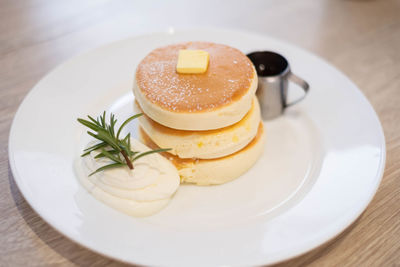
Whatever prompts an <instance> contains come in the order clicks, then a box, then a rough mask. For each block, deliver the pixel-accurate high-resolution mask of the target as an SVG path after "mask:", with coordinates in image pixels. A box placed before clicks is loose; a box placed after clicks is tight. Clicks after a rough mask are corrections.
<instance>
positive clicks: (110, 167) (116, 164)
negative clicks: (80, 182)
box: [89, 163, 126, 176]
mask: <svg viewBox="0 0 400 267" xmlns="http://www.w3.org/2000/svg"><path fill="white" fill-rule="evenodd" d="M122 166H126V164H123V163H111V164H108V165H105V166H103V167H100V168H98V169H97V170H95V171H94V172H92V173H91V174H89V176H92V175H93V174H95V173H98V172H101V171H104V170H107V169H112V168H117V167H122Z"/></svg>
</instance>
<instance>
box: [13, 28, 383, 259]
mask: <svg viewBox="0 0 400 267" xmlns="http://www.w3.org/2000/svg"><path fill="white" fill-rule="evenodd" d="M196 31H205V32H223V33H230V34H235V33H239V34H245V35H253V36H254V37H264V38H269V39H271V40H275V41H277V42H279V43H283V44H285V45H288V46H290V47H294V48H296V49H298V50H301V51H302V52H303V53H305V54H307V56H310V57H314V58H317V59H318V60H319V61H322V62H323V63H324V64H326V65H327V66H329V67H330V68H332V69H334V70H335V71H336V72H338V73H340V75H341V76H343V77H344V78H346V80H347V81H348V82H349V83H351V84H352V85H353V86H354V87H355V88H356V89H357V90H356V92H357V94H358V96H359V97H361V98H362V99H363V101H364V102H366V104H367V105H368V107H369V108H370V110H371V111H372V114H373V117H374V120H375V122H376V123H377V125H379V129H376V130H377V132H379V139H380V142H381V151H382V153H381V155H380V159H379V166H378V168H377V171H376V173H375V174H374V181H375V184H374V188H373V190H371V192H369V197H368V198H366V199H365V201H364V202H363V203H362V205H360V206H359V207H360V208H359V210H358V211H357V212H353V216H351V219H349V220H348V221H347V222H346V223H343V225H342V226H338V228H340V229H339V230H332V233H330V234H327V235H329V237H326V236H327V235H326V236H325V237H324V238H322V237H321V238H320V239H318V240H317V239H314V242H311V244H309V246H307V247H302V249H300V250H297V252H296V253H293V252H292V253H285V254H290V256H287V255H286V256H285V257H283V258H281V259H277V260H275V261H271V262H268V263H267V264H277V263H281V262H285V261H288V260H291V259H294V258H297V257H299V256H301V255H303V254H306V253H307V252H310V251H312V250H314V249H316V248H318V247H321V246H323V245H325V244H327V243H328V242H330V241H332V240H333V239H335V238H336V237H337V236H339V235H340V234H341V233H343V231H345V230H346V229H348V228H349V227H350V226H351V225H352V224H353V223H354V222H355V221H356V220H357V219H358V218H359V217H360V216H361V215H362V214H363V213H364V212H365V210H366V208H367V207H368V205H369V204H370V202H371V201H372V199H373V198H374V197H375V195H376V193H377V191H378V189H379V185H380V183H381V181H382V179H383V175H384V171H385V165H386V153H387V151H386V139H385V135H384V131H383V127H382V124H381V122H380V120H379V117H378V115H377V113H376V111H375V109H374V107H373V106H372V104H371V103H370V101H369V100H368V98H367V97H366V96H365V95H364V93H363V92H362V91H361V90H360V89H359V87H358V86H357V85H356V84H355V83H354V82H353V81H352V80H351V79H350V78H349V77H348V76H347V75H345V74H344V73H343V72H342V71H341V70H340V69H338V68H336V67H335V66H334V65H333V64H331V63H330V62H328V61H327V60H325V59H324V58H323V57H320V56H319V55H317V54H315V53H314V52H310V51H308V50H306V49H304V48H302V47H300V46H298V45H297V44H293V43H291V42H289V41H286V40H283V39H278V38H275V37H273V36H270V35H268V34H263V33H258V32H253V31H249V30H237V29H232V28H223V27H191V28H184V27H180V28H175V29H174V31H173V32H172V33H171V32H170V31H151V32H147V33H141V34H137V35H131V36H129V37H127V38H123V39H120V40H114V41H111V42H108V43H105V44H102V45H100V46H97V47H94V48H92V49H88V50H86V51H83V52H81V53H78V54H75V55H73V56H72V57H70V58H68V59H67V60H64V61H61V62H59V64H58V65H56V66H55V67H54V68H52V69H51V70H50V71H49V72H47V73H45V74H44V75H43V76H42V77H41V78H40V79H39V80H38V81H37V82H36V83H35V85H34V86H33V87H32V88H31V89H30V90H29V92H28V93H27V94H26V95H25V96H24V98H23V100H22V101H21V103H20V104H19V106H18V109H17V111H16V112H15V114H14V117H13V119H12V123H11V127H10V131H9V136H8V159H9V166H10V168H11V172H12V175H13V180H14V181H15V183H16V185H17V187H18V190H19V192H20V193H21V195H22V196H23V197H24V199H25V201H26V202H27V203H28V205H29V206H30V207H31V208H32V209H33V210H34V211H35V212H36V213H37V214H38V215H39V216H40V217H41V219H42V220H43V221H45V222H46V223H47V224H48V225H49V226H50V227H51V228H53V229H54V230H56V232H58V233H59V234H61V235H62V236H64V237H66V238H67V239H68V240H70V241H72V242H74V243H76V244H79V245H80V246H82V247H84V248H86V249H88V250H90V251H94V252H96V253H98V254H100V255H102V256H104V257H107V258H110V259H114V260H117V261H119V262H124V263H128V264H148V263H146V262H140V261H136V262H132V261H127V260H125V259H122V258H118V257H116V256H113V255H111V254H107V253H105V252H103V251H101V250H100V249H98V248H97V247H95V246H89V245H86V244H85V243H84V242H81V241H80V240H78V239H77V238H75V237H74V236H70V235H66V234H64V233H63V231H62V230H60V229H58V227H57V223H55V222H53V220H52V219H51V218H49V217H48V216H46V215H44V214H43V213H42V212H41V210H40V208H39V207H37V206H36V204H35V203H34V202H32V201H30V200H29V198H28V197H27V196H29V192H28V190H27V188H26V187H24V183H23V179H22V178H21V177H20V175H19V173H18V170H17V168H16V164H15V158H14V152H13V144H12V143H13V136H14V135H15V134H14V132H15V128H16V126H15V125H16V121H17V120H18V118H19V116H20V112H21V110H22V107H23V106H24V105H26V102H27V101H29V98H30V96H31V95H32V94H34V93H35V88H36V87H38V86H39V85H40V83H41V82H42V81H43V80H44V79H45V78H46V77H47V76H49V75H51V74H52V73H53V72H56V71H57V70H58V69H59V68H61V67H62V66H64V65H65V64H67V63H68V62H71V61H73V60H75V59H77V58H79V57H81V56H84V55H86V54H89V53H92V52H94V51H95V50H100V49H104V48H106V47H109V46H113V45H115V44H116V43H121V42H125V41H127V40H131V39H137V38H145V37H146V36H147V37H148V36H152V35H160V36H161V35H164V36H166V37H168V36H171V35H176V34H178V35H179V34H185V33H188V32H196ZM376 178H377V179H376ZM371 189H372V187H371ZM39 238H40V237H39Z"/></svg>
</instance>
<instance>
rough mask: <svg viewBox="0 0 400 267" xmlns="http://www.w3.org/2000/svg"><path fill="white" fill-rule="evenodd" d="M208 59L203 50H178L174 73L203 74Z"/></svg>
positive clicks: (206, 53)
mask: <svg viewBox="0 0 400 267" xmlns="http://www.w3.org/2000/svg"><path fill="white" fill-rule="evenodd" d="M209 59H210V55H209V54H208V52H206V51H203V50H179V56H178V64H177V65H176V71H177V72H178V73H185V74H189V73H192V74H196V73H204V72H206V71H207V67H208V61H209Z"/></svg>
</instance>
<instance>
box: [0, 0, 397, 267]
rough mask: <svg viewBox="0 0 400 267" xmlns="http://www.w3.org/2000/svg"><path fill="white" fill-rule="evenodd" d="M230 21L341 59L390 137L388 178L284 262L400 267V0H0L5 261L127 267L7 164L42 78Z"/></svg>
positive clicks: (0, 218) (0, 225)
mask: <svg viewBox="0 0 400 267" xmlns="http://www.w3.org/2000/svg"><path fill="white" fill-rule="evenodd" d="M199 26H202V27H203V26H206V27H213V26H215V27H225V28H233V29H239V30H245V31H246V30H249V31H253V32H258V33H262V34H268V35H271V36H274V37H276V38H280V39H283V40H286V41H289V42H291V43H294V44H296V45H298V46H300V47H303V48H305V49H308V50H310V51H312V52H314V53H316V54H318V55H320V56H322V57H323V58H325V59H326V60H328V61H329V62H330V63H332V64H333V65H335V66H336V67H337V68H339V69H340V70H341V71H343V72H344V73H345V74H346V75H347V76H349V77H350V78H351V79H352V80H353V81H354V82H355V83H356V84H357V85H358V86H359V87H360V88H361V90H362V91H363V93H364V94H365V95H366V97H367V98H368V99H369V101H370V102H371V104H372V106H373V107H374V108H375V110H376V112H377V114H378V116H379V118H380V120H381V123H382V125H383V129H384V132H385V137H386V143H387V162H386V168H385V174H384V177H383V180H382V184H381V186H380V188H379V190H378V192H377V194H376V196H375V197H374V199H373V201H372V203H371V204H370V205H369V206H368V208H367V209H366V211H365V212H364V213H363V215H362V216H361V217H360V218H359V219H358V220H357V221H356V222H355V223H354V224H353V225H352V226H351V227H350V228H348V229H347V230H346V231H345V232H344V233H342V234H341V235H340V236H339V237H337V238H336V239H335V240H332V241H331V242H329V243H328V244H325V245H323V246H321V247H320V248H318V249H316V250H314V251H311V252H309V253H307V254H305V255H303V256H300V257H298V258H296V259H292V260H290V261H287V262H284V263H282V264H280V266H305V265H309V266H400V1H396V0H385V1H383V0H381V1H378V0H364V1H362V0H352V1H350V0H332V1H328V0H326V1H314V0H299V1H290V0H265V1H262V0H260V1H229V0H223V1H211V0H207V1H203V0H202V1H200V0H199V1H128V0H126V1H123V0H116V1H94V0H85V1H84V0H82V1H81V0H79V1H78V0H68V1H67V0H66V1H62V0H58V1H51V0H29V1H28V0H25V1H15V0H0V266H58V265H61V266H104V265H107V266H122V265H124V264H122V263H119V262H117V261H114V260H111V259H108V258H105V257H103V256H101V255H98V254H96V253H93V252H91V251H89V250H87V249H85V248H83V247H81V246H79V245H77V244H74V243H73V242H71V241H69V240H68V239H67V238H65V237H64V236H62V235H61V234H59V233H58V232H56V231H55V230H53V229H52V228H51V227H50V226H49V225H48V224H47V223H45V222H44V221H43V220H42V219H41V218H40V217H39V216H38V215H37V214H36V213H35V212H34V211H33V210H32V209H31V208H30V206H29V205H28V204H27V202H26V201H25V200H24V198H23V197H22V195H21V193H20V192H19V191H18V188H17V186H16V184H15V182H14V180H13V175H12V173H11V171H10V167H9V163H8V145H7V144H8V135H9V130H10V126H11V123H12V119H13V116H14V114H15V112H16V110H17V108H18V106H19V104H20V103H21V101H22V99H23V98H24V96H25V95H26V94H27V93H28V92H29V90H30V89H31V88H32V87H33V86H34V85H35V83H36V82H38V80H39V79H40V78H41V77H42V76H43V75H45V74H46V73H47V72H49V71H50V70H51V69H53V68H54V67H55V66H57V65H58V64H60V63H62V62H63V61H65V60H66V59H68V58H70V57H72V56H74V55H76V54H79V53H82V52H85V51H88V50H90V49H92V48H95V47H97V46H99V45H102V44H105V43H108V42H111V41H114V40H118V39H122V38H126V37H130V36H133V35H137V34H141V33H147V32H154V31H165V30H167V29H168V28H169V27H176V28H182V27H186V28H187V27H199Z"/></svg>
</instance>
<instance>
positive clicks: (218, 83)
mask: <svg viewBox="0 0 400 267" xmlns="http://www.w3.org/2000/svg"><path fill="white" fill-rule="evenodd" d="M256 88H257V73H256V70H255V69H254V66H253V65H252V63H251V61H250V60H249V59H248V58H247V57H246V56H245V55H244V54H243V53H242V52H240V51H239V50H237V49H235V48H233V47H230V46H227V45H222V44H215V43H209V42H187V43H180V44H173V45H169V46H165V47H161V48H157V49H155V50H153V51H152V52H150V54H148V55H147V56H146V57H145V58H144V59H143V60H142V61H141V62H140V63H139V65H138V67H137V69H136V75H135V82H134V86H133V92H134V94H135V97H136V101H135V103H134V109H135V111H137V112H143V113H144V114H145V115H144V116H141V117H140V118H139V124H140V131H139V132H140V136H141V139H142V141H143V142H144V143H145V144H146V145H147V146H149V147H151V148H154V149H156V148H157V147H168V148H171V150H170V151H168V152H163V154H164V156H165V157H167V158H168V159H170V160H171V162H172V163H174V165H175V166H176V167H177V169H178V172H179V175H180V177H181V182H186V183H194V184H198V185H212V184H221V183H225V182H228V181H230V180H232V179H235V178H237V177H238V176H240V175H241V174H243V173H244V172H245V171H247V170H248V169H249V168H250V167H251V166H252V165H253V164H254V163H255V162H256V161H257V159H258V158H259V156H260V155H261V153H262V151H263V146H264V141H265V136H264V128H263V125H262V121H261V117H260V107H259V103H258V101H257V98H256V97H255V91H256Z"/></svg>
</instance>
